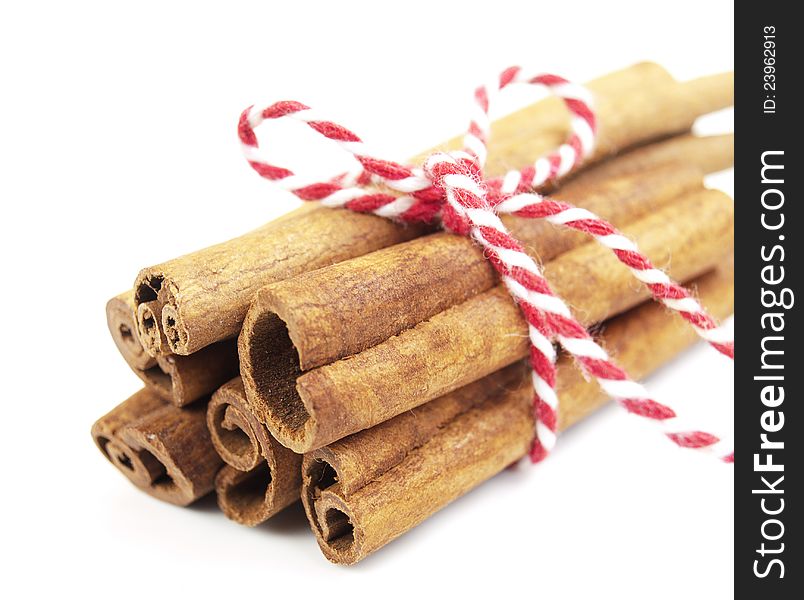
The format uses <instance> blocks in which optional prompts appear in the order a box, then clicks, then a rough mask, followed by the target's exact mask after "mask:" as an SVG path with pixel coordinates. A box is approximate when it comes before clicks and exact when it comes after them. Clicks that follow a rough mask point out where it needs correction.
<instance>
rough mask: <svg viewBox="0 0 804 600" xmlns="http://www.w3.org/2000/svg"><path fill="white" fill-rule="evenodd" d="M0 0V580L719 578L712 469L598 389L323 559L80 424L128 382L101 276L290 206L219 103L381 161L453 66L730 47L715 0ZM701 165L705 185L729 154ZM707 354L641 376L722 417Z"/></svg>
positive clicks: (187, 590)
mask: <svg viewBox="0 0 804 600" xmlns="http://www.w3.org/2000/svg"><path fill="white" fill-rule="evenodd" d="M9 4H10V3H4V4H3V8H2V9H0V56H2V62H0V70H1V73H0V85H2V92H0V98H1V99H0V102H2V111H0V159H1V161H0V202H1V203H2V204H0V206H1V207H2V238H0V243H2V253H3V258H4V263H5V264H4V276H3V283H2V286H3V290H2V295H1V296H0V302H2V315H3V326H2V333H3V336H2V341H3V343H2V350H0V352H2V364H3V366H4V367H3V373H4V377H3V383H2V389H3V412H4V419H3V432H2V435H0V444H2V451H1V452H0V456H1V457H2V459H1V460H2V480H0V481H2V483H0V486H2V499H1V500H0V502H2V510H1V512H0V514H2V519H3V526H2V534H1V538H2V541H0V544H2V552H3V554H4V555H5V556H4V557H3V559H2V560H3V562H4V565H5V568H4V574H3V576H2V579H0V587H2V588H7V589H6V590H2V591H0V594H2V595H3V596H5V597H9V593H10V592H11V591H16V592H17V593H18V594H24V595H30V594H32V593H33V592H34V591H45V590H47V591H51V592H60V591H61V592H64V591H67V590H74V591H83V592H84V593H85V594H86V595H87V596H89V597H101V596H103V597H108V598H112V597H115V595H117V594H120V595H121V596H122V597H138V598H143V597H165V596H167V595H168V594H182V596H186V597H191V598H207V597H213V596H214V597H216V598H226V597H232V598H235V597H243V598H245V597H252V598H262V597H269V596H270V597H273V598H290V597H291V595H292V594H326V595H327V596H329V597H347V596H349V597H355V598H360V597H375V596H377V595H378V594H380V593H381V594H382V596H389V597H396V596H402V595H404V594H412V593H424V592H425V590H429V591H430V592H431V593H438V594H442V595H443V596H444V597H459V594H465V595H466V596H468V597H472V596H475V595H477V594H479V593H481V592H495V593H507V594H510V595H511V596H514V595H516V597H523V598H530V597H539V598H575V597H582V596H581V595H582V594H583V595H585V596H588V595H592V594H594V595H595V597H620V598H673V597H677V596H679V595H682V596H683V597H686V598H704V597H706V598H725V597H729V596H731V595H732V550H733V548H732V546H733V510H732V499H733V498H732V496H733V479H732V478H733V471H732V469H730V468H728V467H724V466H722V465H720V464H717V463H715V462H714V461H709V460H706V459H705V458H700V457H698V456H697V455H693V454H692V453H685V452H682V451H678V450H676V449H674V448H673V447H672V446H671V445H670V444H669V443H667V442H665V441H664V440H662V439H660V436H658V435H656V433H655V432H654V431H653V430H651V429H650V428H648V427H643V426H641V425H640V424H639V423H637V422H636V421H634V420H632V419H631V418H629V417H627V416H626V415H625V414H623V413H622V412H621V411H619V410H617V409H616V408H614V407H609V408H607V409H604V410H602V411H600V413H599V414H597V415H596V416H594V417H592V418H590V419H589V420H588V421H587V422H585V423H583V424H582V425H580V426H579V427H576V428H575V429H574V430H572V431H571V432H569V433H568V434H567V435H565V436H564V437H562V438H561V439H560V445H559V447H558V450H557V451H556V453H555V455H554V456H553V457H552V458H551V459H550V460H548V461H547V462H546V463H544V464H542V465H541V466H538V467H531V466H529V465H528V464H526V463H523V464H522V465H520V466H519V468H518V469H515V470H511V471H506V472H505V473H502V474H501V475H499V476H498V477H496V478H494V480H492V481H491V482H488V483H487V484H485V485H483V486H481V487H480V488H479V489H477V490H475V491H473V492H472V493H470V494H469V495H467V496H466V497H464V498H462V499H460V500H459V501H457V502H455V503H454V504H453V505H451V506H450V507H448V508H447V509H445V510H443V511H441V512H440V513H439V514H437V515H436V516H434V517H433V518H431V519H429V520H428V521H426V522H425V523H424V524H423V525H421V526H420V527H418V528H417V529H416V530H414V531H412V532H410V533H409V534H407V535H405V536H403V537H402V538H401V539H399V540H398V541H396V542H394V543H392V544H390V545H389V546H387V547H386V548H384V549H383V550H381V551H380V552H378V553H377V554H375V555H374V556H373V557H371V558H369V559H368V560H366V561H364V562H363V563H361V564H360V565H358V566H355V567H351V568H344V567H336V566H333V565H330V564H329V563H327V562H326V561H325V560H324V558H323V557H322V556H321V554H320V553H319V550H318V548H317V546H316V543H315V541H314V540H313V537H312V535H310V534H309V532H308V531H307V527H306V523H305V521H304V518H303V514H302V512H301V511H300V510H299V509H297V508H292V509H289V510H288V511H286V513H284V514H282V515H281V516H279V517H277V518H276V519H274V520H273V522H269V523H268V524H266V525H264V526H262V527H258V528H257V529H256V530H250V529H246V528H243V527H241V526H239V525H236V524H234V523H231V522H229V521H227V520H226V519H225V518H224V517H223V516H222V515H221V514H220V513H218V512H217V510H216V508H215V506H214V502H212V501H203V502H201V503H200V504H199V506H197V507H195V508H191V509H188V510H182V509H178V508H174V507H172V506H168V505H164V504H161V503H159V502H157V501H155V500H153V499H151V498H149V497H146V496H145V495H143V494H140V493H139V492H137V491H136V490H135V489H134V488H133V487H132V486H131V485H130V484H129V483H128V482H127V480H125V479H124V478H123V477H122V476H121V475H119V474H118V473H117V472H115V470H114V469H113V468H112V467H111V466H110V465H109V464H107V463H106V462H105V460H103V458H102V457H101V455H100V454H99V453H98V451H97V450H96V449H95V448H94V446H93V444H92V442H91V439H90V435H89V428H90V425H91V424H92V422H93V421H94V420H95V419H96V418H97V417H98V416H100V415H101V414H103V413H104V412H106V411H107V410H109V409H110V408H112V407H113V406H114V405H115V404H117V403H118V402H120V401H122V400H123V399H125V398H126V397H127V396H128V395H130V394H131V393H133V392H134V391H136V390H137V389H138V387H139V382H138V380H137V378H136V377H135V376H134V375H133V374H131V373H130V372H129V371H128V369H127V367H126V365H125V364H124V362H123V361H122V359H121V358H120V357H119V356H118V354H117V352H116V350H115V348H114V346H113V344H112V342H111V340H110V339H109V336H108V332H107V330H106V323H105V318H104V304H105V301H106V300H107V298H108V297H110V296H112V295H114V294H116V293H118V292H120V291H122V290H124V289H126V288H128V287H129V286H130V285H131V283H132V281H133V279H134V276H135V274H136V273H137V271H138V269H139V268H141V267H143V266H145V265H149V264H153V263H156V262H159V261H161V260H164V259H167V258H171V257H173V256H175V255H178V254H181V253H184V252H187V251H191V250H194V249H197V248H199V247H201V246H205V245H208V244H210V243H212V242H216V241H220V240H223V239H226V238H228V237H231V236H234V235H237V234H239V233H241V232H243V231H245V230H248V229H250V228H252V227H254V226H256V225H258V224H261V223H263V222H264V221H266V220H267V219H269V218H271V217H272V216H275V215H277V214H279V213H280V212H282V211H284V210H287V209H288V208H290V207H291V204H288V203H287V202H286V201H285V199H284V198H283V197H280V196H277V195H276V194H273V193H270V192H269V191H268V189H267V187H266V185H265V184H264V183H263V182H262V181H261V180H259V178H258V177H257V176H256V175H255V174H254V173H252V172H251V171H250V170H249V169H248V168H247V167H246V165H245V164H244V162H243V160H242V157H241V156H240V154H239V149H238V144H237V140H236V137H235V123H236V120H237V117H238V115H239V112H240V111H241V110H242V109H243V108H244V107H245V106H247V105H249V104H251V103H255V102H256V103H261V102H268V101H273V100H276V99H286V98H294V99H299V100H302V101H304V102H307V103H308V104H311V105H312V106H314V107H316V108H318V109H319V110H321V111H322V112H326V113H328V114H330V115H332V116H333V117H334V119H335V120H339V121H340V122H343V123H344V124H346V125H347V126H349V127H351V128H352V129H354V130H355V131H357V132H358V133H359V134H360V135H362V136H363V137H364V138H365V139H367V140H368V141H370V142H372V143H373V145H374V146H375V147H377V148H380V149H382V150H383V151H387V152H389V153H391V154H392V155H394V156H397V157H400V158H402V157H405V156H407V155H410V154H412V153H414V152H415V151H416V150H420V149H421V148H424V147H428V146H430V145H432V144H433V143H436V142H438V141H440V140H442V139H445V138H447V137H450V136H451V135H453V134H456V133H459V132H460V131H461V130H462V128H463V126H464V125H465V123H466V117H467V115H468V114H469V104H470V98H471V91H472V89H473V87H474V86H475V85H476V84H477V83H479V82H480V81H481V80H484V79H485V78H486V77H487V76H489V74H492V73H495V72H497V71H499V70H500V69H501V68H503V67H506V66H508V65H509V64H515V63H525V64H528V65H533V66H534V67H535V68H536V69H538V70H545V71H551V72H556V73H560V74H563V75H565V76H567V77H569V78H571V79H574V80H577V81H585V80H587V79H589V78H592V77H595V76H597V75H600V74H603V73H605V72H608V71H611V70H614V69H617V68H620V67H623V66H626V65H628V64H630V63H633V62H636V61H639V60H646V59H649V60H655V61H658V62H661V63H662V64H664V65H665V66H666V67H667V68H668V69H670V70H671V71H672V72H673V73H674V74H675V75H676V76H678V77H679V78H682V79H685V78H691V77H695V76H699V75H705V74H709V73H714V72H718V71H724V70H728V69H731V68H732V60H733V57H732V47H733V35H732V30H733V23H732V5H731V2H700V1H698V2H682V1H676V2H673V3H672V4H666V3H665V4H658V5H657V4H652V3H648V2H637V1H634V2H621V1H614V0H607V1H606V2H586V3H583V2H581V3H577V2H551V3H547V2H506V1H502V0H495V1H494V2H483V3H473V2H468V1H464V2H460V3H458V2H454V3H450V2H435V1H433V0H431V1H429V2H416V1H413V0H408V1H406V2H402V3H398V4H391V3H379V2H373V3H365V4H363V5H360V4H359V3H355V2H343V1H341V2H320V3H316V2H309V1H308V2H303V3H302V2H298V3H292V2H286V3H272V2H266V1H263V2H255V3H253V4H243V5H241V4H239V3H236V2H232V3H227V8H226V9H223V8H218V9H214V10H213V9H209V8H207V7H205V6H203V3H191V4H190V3H188V4H187V5H185V6H183V7H179V6H178V4H177V3H165V2H137V3H127V4H121V3H101V2H99V3H97V4H90V3H86V2H78V1H72V2H53V3H42V2H28V3H24V4H23V3H17V7H15V8H11V7H10V6H9ZM731 123H732V116H731V113H730V112H726V113H725V114H721V115H719V116H717V117H713V118H709V119H707V121H706V122H705V123H702V124H701V130H702V131H711V132H719V131H726V130H729V128H730V127H731ZM289 150H290V154H291V155H293V156H298V157H300V156H303V155H304V154H305V153H306V152H307V149H306V147H300V146H299V147H297V148H295V149H289ZM294 150H295V152H294ZM710 183H711V184H712V185H716V186H718V187H722V188H723V189H726V190H727V191H731V175H730V174H729V173H727V174H724V175H720V176H718V177H715V178H712V179H711V181H710ZM732 373H733V371H732V367H731V365H729V364H728V363H727V361H726V360H725V359H722V358H721V357H720V356H717V355H716V354H715V353H714V351H711V350H709V349H706V348H704V347H698V348H697V349H695V350H694V351H691V352H688V353H687V354H686V355H685V356H683V357H682V358H680V359H679V360H677V361H676V362H674V363H673V364H671V365H669V366H668V367H666V368H665V369H663V370H662V372H661V373H660V374H659V375H657V376H654V377H652V378H651V379H650V380H649V382H648V383H649V387H650V389H651V390H653V391H655V393H656V395H657V397H658V398H660V399H661V398H664V399H668V400H672V401H673V402H674V403H676V404H679V405H680V406H682V408H684V409H687V413H688V414H690V416H691V417H694V418H697V419H698V420H699V422H700V423H701V424H702V426H710V427H712V428H714V429H716V430H718V431H721V430H725V431H730V428H731V413H732V408H731V407H732V397H733V384H732ZM223 594H231V596H227V595H223ZM247 595H248V596H247ZM296 597H298V596H296ZM427 597H431V596H430V594H428V595H427Z"/></svg>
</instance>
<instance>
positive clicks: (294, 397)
mask: <svg viewBox="0 0 804 600" xmlns="http://www.w3.org/2000/svg"><path fill="white" fill-rule="evenodd" d="M257 301H258V300H257ZM238 348H239V354H240V373H241V376H242V379H243V386H244V389H245V394H246V398H247V401H248V405H249V409H250V410H251V412H252V413H253V414H254V415H255V416H256V417H257V419H258V420H259V421H260V422H262V423H267V424H270V429H271V433H272V434H273V435H274V437H276V439H277V440H278V441H279V442H280V443H281V444H283V445H284V446H287V447H288V448H290V449H291V450H294V451H296V452H299V453H302V452H304V451H305V449H307V448H309V444H310V441H311V440H312V439H313V438H314V437H315V421H314V419H313V418H312V416H311V412H310V410H309V408H308V407H307V406H306V405H305V404H304V401H303V400H302V398H301V396H300V394H299V392H298V390H297V389H296V379H297V378H298V377H299V376H300V375H301V374H302V371H301V368H300V367H299V357H298V353H297V351H296V347H295V345H294V344H293V341H292V340H291V338H290V334H289V333H288V328H287V325H286V324H285V322H284V321H282V319H280V318H279V317H278V316H277V315H276V314H275V313H273V312H270V311H249V313H248V315H247V316H246V320H245V321H244V323H243V329H242V331H241V332H240V338H239V341H238ZM245 365H247V366H248V368H245Z"/></svg>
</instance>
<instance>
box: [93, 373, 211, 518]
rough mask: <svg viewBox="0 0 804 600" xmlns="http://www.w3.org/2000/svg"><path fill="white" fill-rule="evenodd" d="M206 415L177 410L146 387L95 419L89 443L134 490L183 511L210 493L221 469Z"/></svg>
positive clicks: (203, 410)
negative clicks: (97, 449)
mask: <svg viewBox="0 0 804 600" xmlns="http://www.w3.org/2000/svg"><path fill="white" fill-rule="evenodd" d="M205 414H206V406H205V405H203V404H202V405H196V406H192V407H188V408H183V409H182V408H177V407H175V406H172V405H170V404H165V402H163V401H162V399H161V398H159V396H157V395H156V394H154V393H153V392H151V391H150V390H148V389H147V388H146V389H143V390H140V391H139V392H137V393H136V394H134V395H133V396H131V397H130V398H129V399H128V400H126V401H125V402H123V403H122V404H120V405H119V406H117V407H116V408H114V409H113V410H112V411H111V412H109V413H108V414H106V415H105V416H103V417H101V418H100V419H98V421H97V422H96V423H95V424H94V425H93V426H92V438H93V439H94V440H95V444H96V445H97V446H98V448H99V449H100V451H101V452H102V453H103V454H104V456H106V458H108V459H109V461H110V462H111V463H112V464H113V465H114V466H115V467H117V469H118V470H119V471H120V472H121V473H123V475H125V476H126V477H128V479H129V480H130V481H131V482H132V483H133V484H134V485H135V486H137V487H138V488H140V489H141V490H142V491H144V492H145V493H147V494H150V495H151V496H153V497H154V498H158V499H159V500H164V501H165V502H170V503H171V504H177V505H179V506H187V505H188V504H191V503H192V502H194V501H195V500H198V499H199V498H201V497H202V496H205V495H206V494H208V493H209V492H211V491H212V489H213V488H214V483H215V481H214V480H215V474H216V473H217V471H218V469H219V468H220V466H221V464H222V463H221V459H220V457H219V456H218V453H217V452H215V448H214V447H213V446H212V441H211V440H210V437H209V432H208V431H207V426H206V419H205Z"/></svg>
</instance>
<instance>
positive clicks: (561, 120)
mask: <svg viewBox="0 0 804 600" xmlns="http://www.w3.org/2000/svg"><path fill="white" fill-rule="evenodd" d="M589 88H590V89H591V90H592V92H593V93H594V94H595V99H596V107H597V108H596V109H597V114H598V123H599V136H598V143H597V146H596V148H597V150H596V152H595V155H594V157H593V158H592V161H594V160H597V159H600V158H603V157H605V156H607V155H610V154H612V153H613V152H615V151H618V150H621V149H624V148H626V147H628V146H631V145H634V144H637V143H641V142H645V141H648V140H652V139H657V138H660V137H664V136H667V135H670V134H673V133H677V132H682V131H685V130H687V129H689V127H690V125H691V124H692V122H693V121H694V120H695V118H697V117H698V116H700V115H701V114H703V113H701V112H700V111H701V110H706V111H709V110H714V109H716V108H720V107H724V106H727V105H729V104H730V103H731V102H732V90H731V81H730V79H729V76H728V75H726V76H716V77H713V78H709V79H706V80H702V81H693V82H687V83H678V82H676V81H675V80H674V79H673V78H672V77H671V76H670V75H669V74H668V73H667V72H666V71H665V70H664V69H662V68H661V67H659V66H658V65H654V64H649V63H642V64H638V65H635V66H632V67H629V68H626V69H623V70H621V71H617V72H615V73H612V74H610V75H607V76H605V77H602V78H600V79H597V80H595V81H593V82H591V83H590V84H589ZM567 124H568V117H567V114H566V110H565V109H564V108H563V107H562V106H561V105H560V103H558V102H557V101H556V100H555V99H547V100H545V101H542V102H539V103H537V104H534V105H533V106H531V107H529V108H527V109H524V110H522V111H519V112H517V113H514V114H513V115H509V116H508V117H505V118H503V119H501V120H499V121H498V122H497V123H496V125H495V126H494V127H493V131H494V137H493V141H492V145H491V148H490V150H491V155H492V158H493V160H492V162H491V163H490V164H489V168H488V172H489V174H492V175H493V174H499V173H500V172H502V170H503V169H504V167H509V166H520V167H521V166H523V165H525V164H528V163H530V162H531V161H532V160H534V158H535V157H538V156H539V155H541V154H543V153H544V152H545V151H547V150H550V149H551V148H553V147H555V146H556V145H557V144H558V143H560V142H561V141H562V138H563V137H564V136H565V135H566V131H567ZM452 145H454V144H452ZM424 231H425V229H423V228H420V227H409V226H408V227H405V226H401V225H398V224H392V223H389V222H388V221H387V220H383V219H381V218H379V217H374V216H372V215H361V214H354V213H350V212H349V211H345V210H336V211H326V212H320V211H318V210H312V211H307V212H306V213H305V214H303V215H297V216H295V217H291V218H288V219H285V220H283V221H281V222H280V223H274V224H270V223H269V224H268V225H266V226H264V227H262V228H260V229H258V230H256V231H254V232H251V233H249V234H246V235H244V236H241V237H239V238H236V239H234V240H230V241H229V242H225V243H223V244H219V245H217V246H213V247H211V248H207V249H205V250H201V251H199V252H196V253H192V254H189V255H186V256H184V257H181V258H178V259H175V260H172V261H168V262H166V263H163V264H161V265H156V266H154V267H150V268H147V269H144V270H143V271H141V272H140V274H139V276H138V278H137V282H136V284H135V290H136V302H137V304H138V307H139V306H142V305H144V304H145V303H155V304H150V305H149V307H148V310H146V311H144V312H143V313H138V317H139V319H140V327H139V328H138V331H140V333H141V335H142V338H141V339H142V342H143V345H144V346H145V347H146V349H147V351H148V352H149V353H151V354H152V355H156V354H159V353H165V352H168V351H170V352H174V353H176V354H184V355H186V354H191V353H193V352H195V351H197V350H199V349H200V348H203V347H204V346H207V345H209V344H211V343H213V342H215V341H220V340H222V339H226V338H230V337H234V336H235V335H237V333H238V332H239V330H240V326H241V323H242V320H243V318H244V317H245V313H246V310H247V308H248V305H249V302H250V300H251V298H252V296H253V294H254V293H256V292H257V290H258V289H259V288H260V287H262V286H263V285H266V284H269V283H272V282H275V281H280V280H282V279H286V278H288V277H290V276H293V275H296V274H298V273H301V272H305V271H309V270H312V269H316V268H319V267H322V266H325V265H329V264H334V263H336V262H339V261H341V260H345V259H347V258H352V257H355V256H360V255H362V254H366V253H368V252H370V251H373V250H377V249H380V248H384V247H387V246H390V245H393V244H396V243H399V242H402V241H405V240H409V239H412V238H413V237H416V236H418V235H420V234H422V233H423V232H424ZM311 239H313V240H316V243H315V244H310V242H309V240H311ZM160 328H161V329H160ZM163 336H164V337H163ZM168 349H169V350H168Z"/></svg>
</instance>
